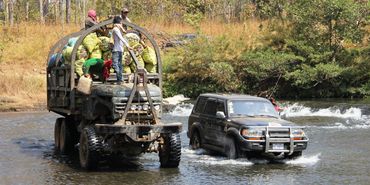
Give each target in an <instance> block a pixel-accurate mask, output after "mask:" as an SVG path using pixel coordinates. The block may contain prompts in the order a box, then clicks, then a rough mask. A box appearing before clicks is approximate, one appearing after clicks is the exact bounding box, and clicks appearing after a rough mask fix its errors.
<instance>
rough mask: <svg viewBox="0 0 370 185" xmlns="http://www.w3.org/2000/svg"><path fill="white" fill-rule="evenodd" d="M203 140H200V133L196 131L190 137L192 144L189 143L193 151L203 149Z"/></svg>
mask: <svg viewBox="0 0 370 185" xmlns="http://www.w3.org/2000/svg"><path fill="white" fill-rule="evenodd" d="M201 144H202V142H201V139H200V136H199V132H198V131H197V130H195V131H194V132H193V134H192V135H191V137H190V142H189V145H190V146H191V149H193V150H197V149H199V148H201Z"/></svg>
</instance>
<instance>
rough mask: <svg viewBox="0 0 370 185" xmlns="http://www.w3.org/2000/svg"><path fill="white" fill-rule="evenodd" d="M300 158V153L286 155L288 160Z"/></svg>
mask: <svg viewBox="0 0 370 185" xmlns="http://www.w3.org/2000/svg"><path fill="white" fill-rule="evenodd" d="M301 156H302V151H299V152H293V153H292V155H288V156H287V157H286V158H288V159H297V158H299V157H301Z"/></svg>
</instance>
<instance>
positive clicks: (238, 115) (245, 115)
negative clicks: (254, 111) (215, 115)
mask: <svg viewBox="0 0 370 185" xmlns="http://www.w3.org/2000/svg"><path fill="white" fill-rule="evenodd" d="M232 115H233V116H235V117H251V118H253V117H256V116H255V115H248V114H232Z"/></svg>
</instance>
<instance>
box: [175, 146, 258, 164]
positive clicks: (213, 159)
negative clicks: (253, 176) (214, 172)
mask: <svg viewBox="0 0 370 185" xmlns="http://www.w3.org/2000/svg"><path fill="white" fill-rule="evenodd" d="M182 155H184V156H185V157H186V158H189V159H190V160H188V161H191V162H193V163H202V164H207V165H241V166H251V165H253V164H254V163H252V162H250V161H248V160H247V159H236V160H232V159H227V158H226V157H221V156H211V155H209V153H208V152H207V151H206V150H203V149H198V150H191V149H189V148H183V149H182Z"/></svg>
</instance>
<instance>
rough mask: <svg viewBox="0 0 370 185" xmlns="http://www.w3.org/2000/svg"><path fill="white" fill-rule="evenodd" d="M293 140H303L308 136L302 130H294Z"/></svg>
mask: <svg viewBox="0 0 370 185" xmlns="http://www.w3.org/2000/svg"><path fill="white" fill-rule="evenodd" d="M292 135H293V140H303V139H304V138H306V134H305V133H304V131H303V130H302V129H293V130H292Z"/></svg>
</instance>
